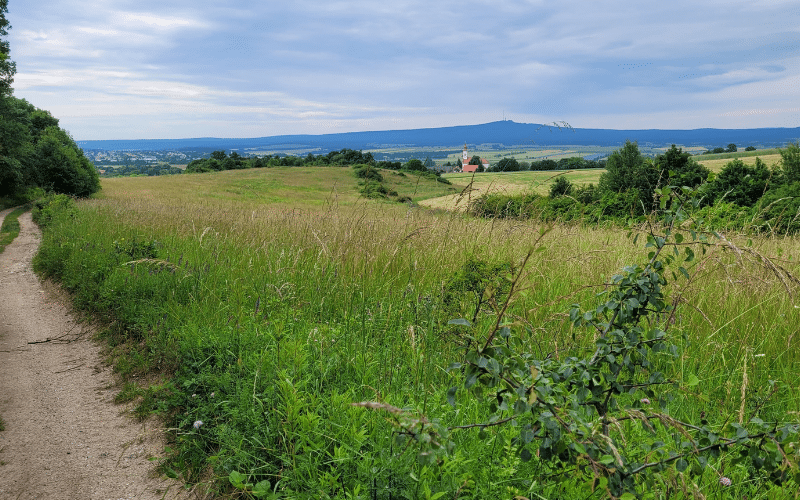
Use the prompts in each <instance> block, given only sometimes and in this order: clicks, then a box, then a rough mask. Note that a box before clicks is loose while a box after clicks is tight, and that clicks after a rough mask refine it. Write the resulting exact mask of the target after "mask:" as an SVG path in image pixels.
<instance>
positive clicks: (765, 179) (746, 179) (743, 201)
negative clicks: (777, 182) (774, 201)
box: [706, 158, 772, 207]
mask: <svg viewBox="0 0 800 500" xmlns="http://www.w3.org/2000/svg"><path fill="white" fill-rule="evenodd" d="M771 178H772V172H770V170H769V169H768V168H767V166H766V164H764V162H763V161H761V158H756V163H755V165H753V166H752V167H751V166H749V165H746V164H745V163H744V162H743V161H742V160H739V159H736V160H732V161H730V162H728V164H727V165H725V166H724V167H723V168H722V171H720V173H719V175H717V177H716V178H715V179H714V181H713V182H711V183H710V184H709V185H708V187H707V188H706V194H707V196H708V199H707V200H706V202H707V203H712V202H718V201H720V200H724V201H726V202H729V203H735V204H736V205H739V206H740V207H751V206H753V205H754V204H755V203H756V202H757V201H758V200H759V198H761V197H762V196H763V195H764V193H765V192H766V191H767V188H768V187H769V184H770V180H771Z"/></svg>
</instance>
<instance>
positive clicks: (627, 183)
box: [599, 141, 660, 212]
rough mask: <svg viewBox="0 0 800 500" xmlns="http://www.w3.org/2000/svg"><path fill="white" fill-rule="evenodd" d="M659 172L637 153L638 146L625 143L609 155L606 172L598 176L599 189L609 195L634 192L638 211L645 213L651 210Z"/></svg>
mask: <svg viewBox="0 0 800 500" xmlns="http://www.w3.org/2000/svg"><path fill="white" fill-rule="evenodd" d="M659 183H660V172H659V170H658V169H657V168H656V167H655V165H654V164H653V162H652V161H651V160H650V159H646V158H644V157H643V156H642V154H641V153H640V152H639V145H638V144H637V143H635V142H631V141H627V142H626V143H625V145H624V146H623V147H622V148H621V149H619V150H617V151H614V152H613V153H611V156H609V157H608V161H607V162H606V171H605V172H604V173H603V174H602V175H601V176H600V182H599V187H600V189H601V190H603V191H608V192H611V193H624V192H626V191H631V190H636V191H638V194H637V203H636V205H637V206H638V210H639V211H641V210H642V209H643V210H644V211H645V212H647V211H650V210H651V209H652V208H653V192H654V190H655V189H656V188H657V187H658V186H659Z"/></svg>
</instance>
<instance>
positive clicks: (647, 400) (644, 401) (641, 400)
mask: <svg viewBox="0 0 800 500" xmlns="http://www.w3.org/2000/svg"><path fill="white" fill-rule="evenodd" d="M639 402H640V403H642V404H643V405H649V404H650V400H649V399H647V398H642V399H640V400H639Z"/></svg>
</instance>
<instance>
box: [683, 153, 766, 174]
mask: <svg viewBox="0 0 800 500" xmlns="http://www.w3.org/2000/svg"><path fill="white" fill-rule="evenodd" d="M735 158H738V159H740V160H742V162H743V163H744V164H745V165H755V163H756V158H760V159H761V161H763V162H764V164H765V165H766V166H767V167H768V168H772V167H773V166H775V165H777V164H778V162H780V161H781V155H780V154H767V155H754V156H745V155H741V156H733V157H731V158H715V159H710V160H704V159H703V157H702V156H698V157H696V158H695V159H696V160H697V163H699V164H701V165H704V166H705V167H706V168H707V169H709V170H711V171H712V172H719V171H720V170H722V168H723V167H724V166H725V165H727V164H728V163H730V162H731V161H732V160H733V159H735Z"/></svg>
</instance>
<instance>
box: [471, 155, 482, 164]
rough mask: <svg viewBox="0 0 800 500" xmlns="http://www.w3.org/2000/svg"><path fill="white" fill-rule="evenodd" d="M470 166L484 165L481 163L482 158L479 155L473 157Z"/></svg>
mask: <svg viewBox="0 0 800 500" xmlns="http://www.w3.org/2000/svg"><path fill="white" fill-rule="evenodd" d="M469 164H470V165H482V164H483V163H482V162H481V157H480V156H478V155H475V156H473V157H472V158H470V159H469Z"/></svg>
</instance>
